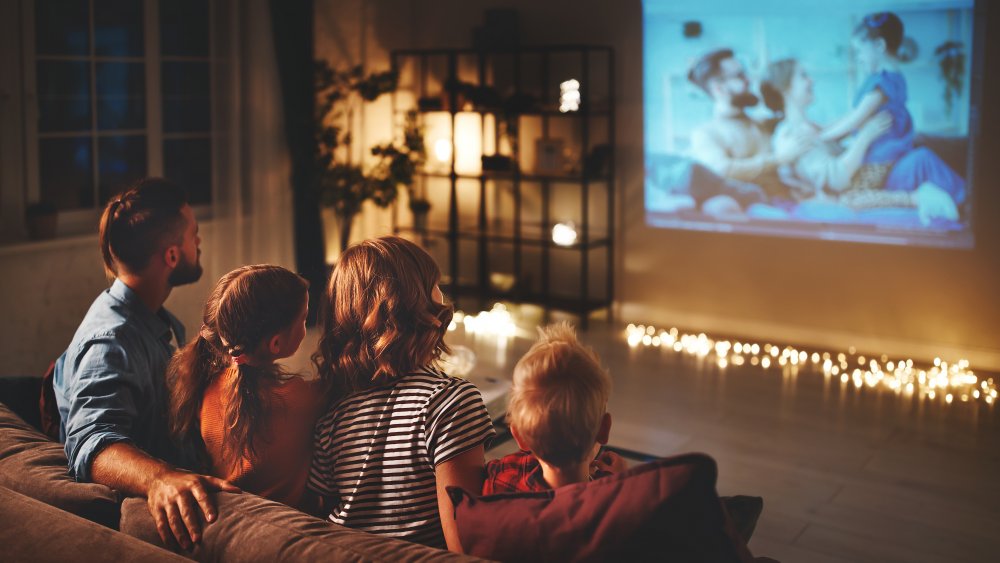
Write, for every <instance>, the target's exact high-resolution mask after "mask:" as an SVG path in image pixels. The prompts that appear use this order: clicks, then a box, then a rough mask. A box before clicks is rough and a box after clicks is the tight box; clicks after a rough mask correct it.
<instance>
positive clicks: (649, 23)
mask: <svg viewBox="0 0 1000 563" xmlns="http://www.w3.org/2000/svg"><path fill="white" fill-rule="evenodd" d="M975 4H976V2H975V1H974V0H883V1H881V2H869V1H862V0H840V1H838V2H836V3H830V2H825V1H819V0H757V1H755V2H743V1H742V0H702V1H700V2H697V3H689V2H673V1H671V0H643V56H644V59H643V89H644V92H643V113H644V117H643V126H644V156H645V179H644V205H645V216H646V222H647V224H648V225H650V226H653V227H663V228H671V229H694V230H702V231H716V232H732V233H747V234H761V235H772V236H792V237H804V238H815V239H827V240H845V241H854V242H872V243H883V244H900V245H918V246H933V247H952V248H971V247H973V245H974V236H973V225H972V210H973V204H974V200H975V198H974V197H973V196H974V195H975V189H976V186H975V183H974V181H973V177H972V171H973V163H974V160H975V158H976V140H977V139H978V134H977V125H978V119H977V115H978V107H979V96H980V89H981V84H980V82H981V80H980V76H981V73H980V72H978V70H977V69H978V66H977V65H980V64H981V62H980V59H981V58H982V57H981V44H982V37H981V35H982V33H981V28H980V26H978V24H977V18H976V17H975V14H976V5H975Z"/></svg>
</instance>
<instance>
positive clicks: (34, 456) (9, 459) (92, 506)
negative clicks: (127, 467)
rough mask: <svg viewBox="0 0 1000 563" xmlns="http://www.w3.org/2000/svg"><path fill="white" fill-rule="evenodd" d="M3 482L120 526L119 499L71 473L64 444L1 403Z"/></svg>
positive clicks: (0, 464) (0, 472)
mask: <svg viewBox="0 0 1000 563" xmlns="http://www.w3.org/2000/svg"><path fill="white" fill-rule="evenodd" d="M0 486H3V487H7V488H8V489H10V490H12V491H15V492H18V493H21V494H22V495H25V496H28V497H31V498H34V499H38V500H40V501H42V502H44V503H45V504H49V505H52V506H54V507H56V508H61V509H63V510H65V511H67V512H71V513H73V514H76V515H77V516H82V517H83V518H86V519H87V520H91V521H93V522H97V523H98V524H103V525H105V526H108V527H109V528H117V527H118V520H119V509H118V506H119V499H118V496H117V495H116V494H115V492H114V491H112V490H111V489H109V488H108V487H105V486H104V485H98V484H96V483H77V482H76V481H75V480H74V479H73V478H72V477H70V476H69V472H68V470H67V462H66V454H65V452H63V446H62V444H58V443H55V442H53V441H51V440H49V438H48V437H46V436H45V435H44V434H42V433H41V432H39V431H38V430H36V429H34V428H32V427H31V426H30V425H29V424H28V423H26V422H24V421H23V420H21V418H20V417H18V416H17V415H16V414H14V413H13V412H12V411H11V410H10V409H8V408H7V406H6V405H4V404H2V403H0Z"/></svg>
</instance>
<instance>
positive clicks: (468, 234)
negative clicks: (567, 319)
mask: <svg viewBox="0 0 1000 563" xmlns="http://www.w3.org/2000/svg"><path fill="white" fill-rule="evenodd" d="M530 231H534V232H530ZM530 231H529V232H522V233H521V239H520V240H521V244H522V245H524V246H534V247H538V248H541V247H546V246H547V247H549V248H550V249H554V250H591V249H594V248H601V247H606V246H610V245H611V239H610V238H608V237H607V236H603V235H602V236H599V237H593V236H592V237H591V238H590V240H588V241H587V243H586V244H583V243H580V242H578V243H574V244H571V245H560V244H556V243H554V242H552V239H551V238H549V237H542V236H541V233H540V231H541V229H540V228H538V227H536V228H534V229H531V230H530ZM400 233H407V234H412V235H418V236H425V237H436V238H443V239H448V238H451V237H455V238H457V239H459V240H474V241H478V240H480V239H481V238H485V239H486V240H487V241H488V242H498V243H504V244H514V243H516V242H517V240H516V239H515V237H514V235H513V233H498V232H491V231H490V230H485V231H482V232H480V231H479V229H476V228H467V229H459V230H457V231H454V232H452V231H450V230H448V228H446V227H438V228H434V227H428V228H426V229H417V228H414V227H396V234H400Z"/></svg>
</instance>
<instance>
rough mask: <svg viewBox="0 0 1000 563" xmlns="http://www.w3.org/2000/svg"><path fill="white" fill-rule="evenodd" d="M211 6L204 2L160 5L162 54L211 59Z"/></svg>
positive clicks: (191, 0)
mask: <svg viewBox="0 0 1000 563" xmlns="http://www.w3.org/2000/svg"><path fill="white" fill-rule="evenodd" d="M208 6H209V3H208V2H206V1H205V0H171V1H170V2H163V1H161V2H160V54H161V55H163V56H165V57H207V56H208V49H209V45H208Z"/></svg>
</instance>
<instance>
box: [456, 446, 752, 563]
mask: <svg viewBox="0 0 1000 563" xmlns="http://www.w3.org/2000/svg"><path fill="white" fill-rule="evenodd" d="M717 474H718V471H717V468H716V465H715V461H714V460H713V459H712V458H711V457H709V456H707V455H704V454H687V455H682V456H677V457H672V458H667V459H663V460H659V461H655V462H652V463H647V464H644V465H640V466H637V467H634V468H632V469H630V470H628V471H625V472H623V473H619V474H617V475H612V476H610V477H604V478H602V479H598V480H596V481H591V482H589V483H578V484H576V485H568V486H566V487H561V488H559V489H555V490H552V491H546V492H540V493H514V494H501V495H490V496H484V497H475V496H472V495H470V494H469V493H467V492H465V491H463V490H462V489H460V488H458V487H448V494H449V495H450V496H451V499H452V502H453V503H454V505H455V519H456V522H457V524H458V533H459V537H460V539H461V541H462V548H463V549H464V550H465V552H466V553H467V554H470V555H475V556H479V557H485V558H488V559H495V560H499V561H615V560H620V561H634V560H653V559H655V560H658V561H664V560H669V561H753V557H752V556H751V555H750V551H749V550H748V549H747V547H746V544H745V543H744V542H743V540H742V539H741V538H740V537H739V535H738V534H737V533H736V531H735V529H734V528H733V526H732V524H731V522H730V521H729V519H728V517H727V515H726V513H725V512H724V510H723V509H722V505H721V504H720V502H719V496H718V494H717V493H716V491H715V481H716V476H717Z"/></svg>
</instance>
